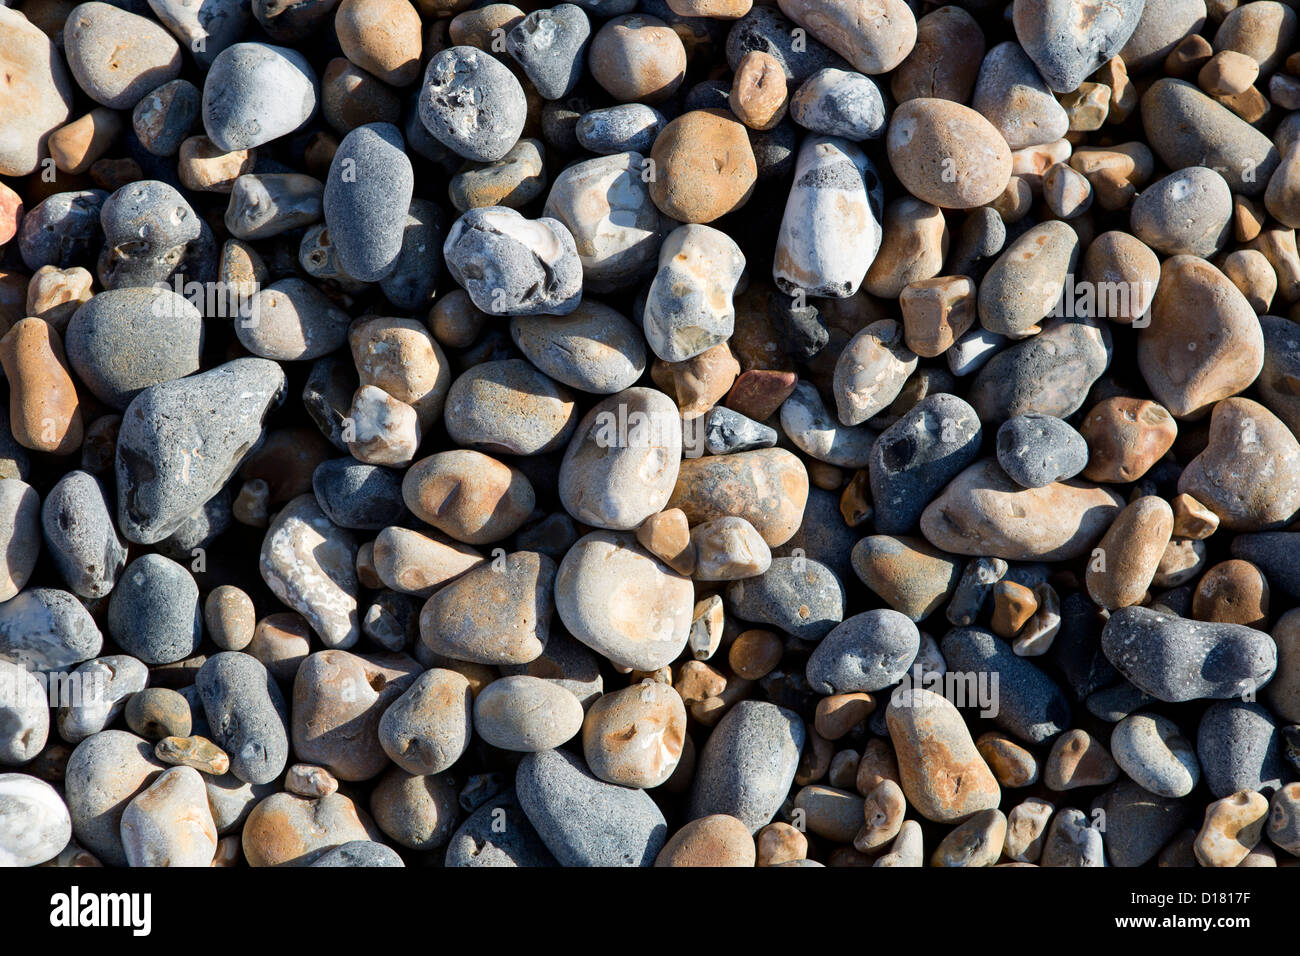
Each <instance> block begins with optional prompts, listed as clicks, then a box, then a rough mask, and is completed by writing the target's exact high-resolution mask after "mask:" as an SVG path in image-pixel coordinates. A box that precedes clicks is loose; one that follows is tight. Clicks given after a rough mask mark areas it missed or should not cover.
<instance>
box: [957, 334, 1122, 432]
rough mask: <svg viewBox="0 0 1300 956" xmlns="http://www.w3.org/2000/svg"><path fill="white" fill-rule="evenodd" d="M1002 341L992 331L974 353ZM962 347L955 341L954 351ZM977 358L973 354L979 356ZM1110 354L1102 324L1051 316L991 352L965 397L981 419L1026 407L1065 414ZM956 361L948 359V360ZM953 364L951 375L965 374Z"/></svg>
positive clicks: (1083, 397)
mask: <svg viewBox="0 0 1300 956" xmlns="http://www.w3.org/2000/svg"><path fill="white" fill-rule="evenodd" d="M971 334H973V333H971ZM989 334H990V333H988V332H987V330H985V335H989ZM1005 342H1006V339H1004V338H1002V337H1000V336H996V335H994V336H993V338H992V339H991V341H990V340H988V339H985V340H983V341H981V342H979V344H978V346H977V347H976V348H975V349H972V352H975V351H977V350H978V349H979V348H989V347H990V345H991V346H993V347H994V348H996V347H997V346H999V345H1003V344H1005ZM960 348H962V342H960V341H959V342H958V344H957V345H956V346H955V347H954V349H953V351H957V350H958V349H960ZM1139 348H1140V346H1139ZM949 354H950V356H951V354H952V353H951V352H950V353H949ZM980 357H981V356H978V355H977V356H975V358H976V360H977V361H978V360H979V358H980ZM961 358H964V356H962V357H961ZM1110 359H1111V336H1110V331H1109V329H1107V328H1106V327H1105V326H1104V325H1100V324H1098V323H1097V322H1096V321H1095V320H1093V319H1077V318H1053V319H1049V320H1047V321H1046V322H1044V323H1043V326H1042V331H1041V332H1040V333H1039V334H1037V335H1034V336H1031V337H1030V338H1028V339H1025V340H1023V341H1020V342H1016V343H1015V344H1013V345H1010V346H1007V347H1005V348H1002V349H1001V350H1000V351H994V352H993V354H992V355H991V356H990V357H989V358H988V359H987V360H985V361H984V362H983V364H982V367H979V368H978V371H977V372H976V375H975V381H974V382H973V383H972V385H971V388H970V391H969V393H967V396H966V398H967V401H969V402H970V404H971V407H972V408H974V409H975V411H976V412H978V413H979V416H980V420H981V421H995V422H997V423H999V424H1001V423H1002V422H1003V421H1005V420H1006V419H1008V418H1013V417H1014V416H1016V415H1023V414H1026V413H1029V412H1038V413H1040V414H1043V415H1053V416H1055V417H1057V418H1069V417H1070V415H1072V414H1074V412H1076V411H1077V410H1078V409H1079V408H1080V407H1081V406H1082V405H1083V403H1084V401H1085V400H1086V399H1087V391H1088V388H1090V387H1091V385H1092V383H1093V382H1095V381H1096V380H1097V379H1098V378H1099V377H1100V376H1101V375H1102V373H1103V372H1105V370H1106V368H1107V366H1108V365H1109V364H1110ZM956 361H958V359H952V360H951V361H950V365H951V364H952V362H956ZM953 367H954V374H968V372H967V371H966V369H965V368H962V370H961V371H960V372H958V371H957V368H959V366H953ZM966 367H967V368H969V366H966ZM1049 373H1051V374H1049Z"/></svg>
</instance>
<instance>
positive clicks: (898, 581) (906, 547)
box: [852, 534, 962, 622]
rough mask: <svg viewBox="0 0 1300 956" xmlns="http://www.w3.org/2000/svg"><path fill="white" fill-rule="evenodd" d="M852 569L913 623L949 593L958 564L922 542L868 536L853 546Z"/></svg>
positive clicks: (955, 582) (882, 536)
mask: <svg viewBox="0 0 1300 956" xmlns="http://www.w3.org/2000/svg"><path fill="white" fill-rule="evenodd" d="M852 563H853V570H854V571H855V572H856V573H857V575H858V577H859V578H861V580H862V582H863V583H864V584H866V586H867V587H869V588H871V590H872V591H874V592H875V593H876V594H877V595H878V596H879V597H880V598H881V600H883V601H884V602H885V603H886V604H888V605H889V606H890V607H891V608H893V609H894V610H895V611H898V612H899V613H901V614H902V615H903V616H904V617H907V618H909V619H910V620H912V621H913V622H919V621H922V620H924V619H925V618H927V617H929V616H930V614H931V613H933V612H934V611H936V610H937V609H938V608H939V607H940V606H941V605H942V604H943V602H944V601H945V600H946V599H947V598H948V596H949V595H950V594H952V593H953V591H954V589H955V588H956V586H957V583H958V580H959V578H960V577H961V574H962V572H961V565H960V563H959V562H957V561H954V560H952V559H951V558H949V557H948V556H947V555H945V554H944V553H943V552H941V551H937V550H935V549H934V548H931V547H930V546H929V545H928V544H926V542H925V541H923V540H921V539H919V538H912V537H893V536H891V535H883V534H877V535H868V536H867V537H865V538H863V539H862V540H861V541H859V542H858V543H857V544H856V545H854V547H853V552H852Z"/></svg>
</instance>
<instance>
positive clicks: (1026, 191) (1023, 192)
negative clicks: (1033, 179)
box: [988, 176, 1034, 225]
mask: <svg viewBox="0 0 1300 956" xmlns="http://www.w3.org/2000/svg"><path fill="white" fill-rule="evenodd" d="M1033 202H1034V191H1033V189H1032V187H1031V186H1030V184H1029V183H1028V182H1027V181H1026V180H1025V179H1024V178H1023V177H1021V176H1012V177H1011V178H1010V179H1009V180H1007V185H1006V188H1005V189H1003V190H1002V192H1001V193H999V194H998V196H997V198H995V199H993V200H992V201H991V202H989V203H988V206H989V208H991V209H992V210H993V211H994V212H996V213H997V214H998V215H999V216H1001V217H1002V221H1003V222H1004V223H1006V224H1007V225H1011V224H1013V223H1017V222H1019V221H1020V220H1022V219H1024V218H1025V217H1026V216H1027V215H1029V210H1030V207H1031V206H1032V205H1033Z"/></svg>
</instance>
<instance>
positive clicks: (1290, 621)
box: [1263, 609, 1300, 723]
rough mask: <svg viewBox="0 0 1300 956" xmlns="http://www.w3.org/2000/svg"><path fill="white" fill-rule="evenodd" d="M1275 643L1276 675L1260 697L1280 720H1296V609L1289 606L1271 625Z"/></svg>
mask: <svg viewBox="0 0 1300 956" xmlns="http://www.w3.org/2000/svg"><path fill="white" fill-rule="evenodd" d="M1272 636H1273V640H1274V642H1275V643H1276V644H1277V657H1278V666H1277V674H1276V676H1274V678H1273V680H1272V681H1270V682H1269V685H1268V686H1267V687H1266V688H1265V689H1264V694H1263V699H1264V702H1265V703H1266V704H1267V705H1268V706H1269V709H1270V710H1272V712H1273V713H1274V714H1275V715H1277V717H1278V718H1279V719H1280V720H1281V721H1282V722H1284V723H1300V666H1297V665H1298V664H1300V609H1292V610H1290V611H1287V612H1286V613H1285V614H1283V615H1282V616H1281V617H1279V618H1278V619H1277V621H1276V623H1275V624H1274V625H1273V630H1272Z"/></svg>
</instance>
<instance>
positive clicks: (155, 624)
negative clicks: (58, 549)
mask: <svg viewBox="0 0 1300 956" xmlns="http://www.w3.org/2000/svg"><path fill="white" fill-rule="evenodd" d="M107 623H108V632H109V634H110V636H112V638H113V640H114V641H116V642H117V644H118V645H119V646H120V647H121V648H122V649H123V650H125V651H127V652H128V653H130V654H133V655H134V656H136V657H138V658H140V660H142V661H144V662H145V663H146V664H171V663H174V662H176V661H179V660H184V659H185V658H186V657H189V656H190V655H191V654H193V653H194V652H195V651H197V650H198V648H199V641H200V640H201V639H202V637H203V615H202V612H201V610H200V608H199V586H198V585H197V584H196V583H195V581H194V577H193V575H191V574H190V572H189V571H188V570H187V569H186V568H184V567H183V566H181V565H179V564H177V563H176V562H175V561H172V560H171V559H170V558H165V557H163V556H162V555H161V554H145V555H141V556H140V557H138V558H136V559H135V560H134V561H132V562H131V563H130V564H128V565H127V566H126V569H125V570H124V571H123V572H122V577H121V579H120V580H119V581H118V584H117V587H115V588H114V589H113V593H112V595H111V596H110V598H109V602H108V618H107Z"/></svg>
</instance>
